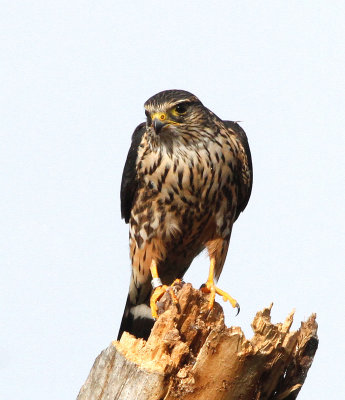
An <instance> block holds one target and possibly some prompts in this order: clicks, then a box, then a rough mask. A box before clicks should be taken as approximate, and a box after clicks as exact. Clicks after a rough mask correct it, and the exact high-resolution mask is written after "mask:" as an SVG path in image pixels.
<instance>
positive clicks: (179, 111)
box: [175, 103, 188, 114]
mask: <svg viewBox="0 0 345 400" xmlns="http://www.w3.org/2000/svg"><path fill="white" fill-rule="evenodd" d="M187 108H188V104H187V103H180V104H177V106H176V107H175V111H176V112H177V114H184V113H185V112H186V111H187Z"/></svg>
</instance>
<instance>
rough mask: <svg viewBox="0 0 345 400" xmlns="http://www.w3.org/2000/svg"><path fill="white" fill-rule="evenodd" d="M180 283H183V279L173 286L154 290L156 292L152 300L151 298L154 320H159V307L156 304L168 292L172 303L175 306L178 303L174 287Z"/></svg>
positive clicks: (175, 282)
mask: <svg viewBox="0 0 345 400" xmlns="http://www.w3.org/2000/svg"><path fill="white" fill-rule="evenodd" d="M180 282H181V279H175V280H174V282H173V283H172V284H171V286H167V285H161V286H158V287H156V288H155V289H154V291H153V293H152V295H151V298H150V307H151V313H152V317H153V318H154V319H157V318H158V307H157V304H156V303H157V301H159V300H160V299H161V298H162V297H163V295H164V294H165V293H166V291H169V293H170V296H171V299H172V301H173V302H174V303H175V304H177V303H178V300H177V297H176V294H175V293H174V290H173V286H174V285H175V284H177V283H180Z"/></svg>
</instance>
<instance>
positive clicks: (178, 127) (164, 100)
mask: <svg viewBox="0 0 345 400" xmlns="http://www.w3.org/2000/svg"><path fill="white" fill-rule="evenodd" d="M144 107H145V114H146V118H147V120H146V125H147V129H148V132H149V134H150V135H151V137H152V138H153V140H155V141H158V142H166V143H171V141H176V140H179V141H181V142H184V143H185V144H187V143H188V142H190V141H191V140H197V138H198V135H199V133H201V131H202V127H203V125H204V124H205V122H206V120H207V111H208V110H207V109H206V108H205V107H204V106H203V104H202V103H201V101H200V100H199V99H198V98H197V97H196V96H194V95H193V94H192V93H189V92H186V91H185V90H165V91H163V92H159V93H157V94H156V95H154V96H152V97H150V98H149V99H148V100H147V101H146V103H145V104H144Z"/></svg>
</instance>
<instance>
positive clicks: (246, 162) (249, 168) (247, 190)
mask: <svg viewBox="0 0 345 400" xmlns="http://www.w3.org/2000/svg"><path fill="white" fill-rule="evenodd" d="M224 124H225V126H226V127H227V128H230V129H231V130H232V131H233V132H234V133H235V135H236V137H237V138H238V140H239V141H240V143H241V145H242V148H243V151H242V152H240V153H239V159H240V162H241V173H240V174H239V176H240V179H239V199H238V207H237V214H236V219H237V217H238V216H239V214H240V213H241V212H242V211H243V210H244V209H245V208H246V206H247V204H248V201H249V198H250V194H251V192H252V186H253V165H252V156H251V154H250V148H249V143H248V139H247V135H246V133H245V131H244V130H243V129H242V128H241V127H240V125H239V124H238V123H237V122H233V121H224Z"/></svg>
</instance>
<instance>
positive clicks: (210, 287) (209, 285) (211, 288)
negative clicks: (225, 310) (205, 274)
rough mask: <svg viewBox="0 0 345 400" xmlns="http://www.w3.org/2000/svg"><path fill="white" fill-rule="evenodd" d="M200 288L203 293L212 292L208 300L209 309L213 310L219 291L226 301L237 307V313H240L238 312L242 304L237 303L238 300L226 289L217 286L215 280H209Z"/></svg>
mask: <svg viewBox="0 0 345 400" xmlns="http://www.w3.org/2000/svg"><path fill="white" fill-rule="evenodd" d="M200 289H201V291H202V292H203V293H210V299H209V301H208V309H209V310H212V308H213V306H214V300H215V297H216V293H217V294H219V295H220V296H222V297H223V300H224V301H229V303H230V304H231V305H232V306H233V308H237V314H236V315H238V313H239V312H240V306H239V304H238V303H237V301H236V300H235V299H234V298H233V297H231V296H230V295H229V294H228V293H226V292H224V290H221V289H219V288H217V287H216V285H215V284H214V283H213V282H211V281H207V282H206V283H205V284H203V285H202V286H201V288H200Z"/></svg>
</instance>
